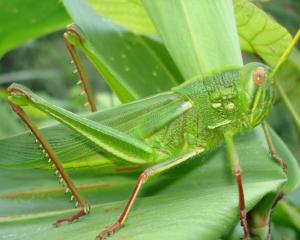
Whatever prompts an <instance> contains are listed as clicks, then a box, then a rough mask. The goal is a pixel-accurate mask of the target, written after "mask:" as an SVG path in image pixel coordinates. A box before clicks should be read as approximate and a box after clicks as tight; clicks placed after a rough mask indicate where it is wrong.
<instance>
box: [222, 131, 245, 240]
mask: <svg viewBox="0 0 300 240" xmlns="http://www.w3.org/2000/svg"><path fill="white" fill-rule="evenodd" d="M224 139H225V142H226V147H227V152H228V157H229V161H230V166H231V169H232V173H233V175H234V176H235V178H236V182H237V186H238V192H239V211H240V223H241V226H242V227H243V230H244V240H249V239H250V231H249V227H248V222H247V212H246V204H245V195H244V188H243V182H242V169H241V166H240V163H239V156H238V153H237V151H236V149H235V145H234V143H233V135H232V133H231V132H227V133H225V134H224Z"/></svg>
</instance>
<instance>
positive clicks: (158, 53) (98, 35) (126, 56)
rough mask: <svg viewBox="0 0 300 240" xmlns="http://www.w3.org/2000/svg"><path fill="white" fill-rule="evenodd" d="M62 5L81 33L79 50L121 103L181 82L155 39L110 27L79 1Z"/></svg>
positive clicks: (111, 24)
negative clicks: (80, 48)
mask: <svg viewBox="0 0 300 240" xmlns="http://www.w3.org/2000/svg"><path fill="white" fill-rule="evenodd" d="M64 5H65V7H66V8H67V10H68V12H69V14H70V16H71V17H72V19H73V21H74V22H75V23H76V24H77V25H78V26H79V27H80V29H81V31H82V32H83V38H84V42H83V45H82V50H83V51H84V52H85V54H86V55H87V56H88V57H89V59H90V60H91V62H93V63H94V65H95V66H96V68H97V69H98V70H99V71H100V72H101V74H102V76H103V77H104V79H105V80H106V81H107V82H108V84H109V85H110V86H111V88H112V89H113V91H114V92H115V93H116V94H117V96H118V97H119V98H120V99H121V101H122V102H128V101H131V100H133V99H137V98H141V97H145V96H149V95H151V94H154V93H158V92H162V91H165V90H169V89H170V88H171V87H173V86H176V85H178V84H179V83H180V82H182V77H181V76H180V74H179V72H178V70H177V69H176V66H175V65H174V63H173V61H172V60H171V58H170V57H169V55H168V53H167V51H166V50H165V48H164V46H163V45H161V43H160V42H157V40H156V39H154V38H149V37H143V36H139V35H135V34H133V33H132V32H129V31H128V30H126V29H124V28H123V27H120V26H117V25H114V24H113V23H111V22H109V21H107V20H105V19H103V18H102V17H101V16H99V15H97V14H96V13H95V12H94V11H92V9H90V8H89V6H88V5H87V4H85V2H84V1H83V0H76V1H74V0H66V1H64ZM145 86H147V87H145Z"/></svg>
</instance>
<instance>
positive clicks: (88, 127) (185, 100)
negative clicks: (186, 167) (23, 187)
mask: <svg viewBox="0 0 300 240" xmlns="http://www.w3.org/2000/svg"><path fill="white" fill-rule="evenodd" d="M70 34H71V35H70ZM299 37H300V31H298V33H297V35H296V37H295V38H294V40H293V42H292V43H291V45H290V47H289V48H288V49H287V50H286V52H285V53H284V54H283V56H282V58H281V59H280V60H279V62H278V64H277V65H276V67H275V68H274V70H273V71H272V70H271V69H270V68H269V67H268V66H266V65H264V64H262V63H249V64H246V65H245V66H243V67H242V68H233V67H232V68H228V69H224V70H222V71H218V72H211V73H207V74H204V75H201V76H197V77H195V78H193V79H190V80H189V81H186V82H185V83H183V84H181V85H179V86H177V87H174V88H172V89H170V91H168V92H164V93H160V94H157V95H154V96H151V97H148V98H144V99H141V100H137V101H134V102H131V103H128V104H124V105H121V106H119V107H115V108H113V109H111V110H108V111H105V112H103V118H102V119H103V120H102V121H99V122H94V121H92V120H89V119H86V118H84V117H81V116H78V115H75V114H73V113H71V112H69V111H67V110H64V109H62V108H59V107H57V106H55V105H52V104H51V103H49V102H47V101H45V100H44V99H42V98H41V97H39V96H37V95H36V94H34V93H33V92H31V91H30V90H29V89H27V88H25V87H23V86H21V85H18V84H12V85H11V86H10V87H9V88H8V91H9V95H10V96H9V102H10V104H11V106H12V109H13V111H15V112H16V114H17V115H18V116H19V117H20V118H21V120H22V121H23V122H24V123H25V124H26V125H27V127H28V128H29V129H30V130H31V132H32V133H33V134H34V136H35V137H36V140H37V142H38V143H39V144H40V146H41V148H42V150H43V152H44V154H45V155H46V156H47V157H48V159H49V162H50V163H52V164H53V165H54V167H55V169H56V174H57V175H58V176H59V178H60V181H63V182H65V184H66V186H67V188H66V191H69V192H71V194H72V198H75V199H76V204H77V205H79V206H80V207H81V210H80V211H79V212H78V213H76V214H75V215H73V216H70V217H68V218H61V219H58V220H57V221H56V222H55V225H59V224H60V223H62V222H73V221H74V220H76V219H78V218H80V217H82V216H84V215H86V214H88V213H89V211H90V206H89V204H88V203H87V201H86V200H85V199H84V198H83V197H82V196H81V195H80V193H79V192H78V190H77V189H76V187H75V185H74V184H73V183H72V180H71V179H70V177H69V176H68V174H67V173H66V171H65V170H64V169H63V167H62V165H61V164H60V162H59V159H58V158H57V157H56V154H55V152H54V151H53V150H52V149H51V147H50V145H49V144H48V143H47V141H46V140H44V138H43V137H42V135H41V133H40V131H39V130H38V128H37V127H35V125H34V124H33V123H32V122H31V121H30V120H29V119H28V117H27V116H26V114H25V112H24V111H23V110H22V107H23V106H27V105H31V106H33V107H35V108H37V109H39V110H41V111H43V112H45V113H46V114H48V115H50V116H51V117H53V118H55V119H56V120H57V121H59V122H61V123H62V124H64V125H66V126H67V127H69V128H71V129H72V130H74V131H76V132H77V133H79V134H81V135H82V136H84V137H85V138H87V139H88V140H89V141H91V142H93V143H94V144H96V145H97V146H99V152H101V153H102V154H108V155H110V156H114V157H115V158H118V159H120V160H124V161H128V162H132V163H136V164H148V165H152V166H151V167H150V168H147V169H146V170H144V171H143V172H142V173H141V175H140V177H139V178H138V180H137V182H136V185H135V187H134V190H133V192H132V194H131V196H130V198H129V200H128V202H127V204H126V206H125V208H124V210H123V212H122V214H121V216H120V217H119V219H118V220H117V221H116V223H114V224H112V225H110V226H108V227H107V228H105V229H104V230H102V231H101V232H100V233H99V235H98V236H97V239H104V238H105V237H106V236H110V235H112V234H114V233H115V232H116V231H118V230H119V229H120V228H121V227H122V226H123V225H124V222H125V220H126V219H127V217H128V214H129V212H130V209H131V208H132V206H133V203H134V201H135V199H136V197H137V194H138V192H139V190H140V188H141V187H142V185H143V184H144V183H145V182H146V181H147V179H149V178H150V177H152V176H154V175H156V174H158V173H161V172H164V171H166V170H168V169H170V168H172V167H174V166H176V165H178V164H180V163H182V162H184V161H186V160H189V159H192V158H193V157H195V156H198V155H200V154H203V153H204V152H207V151H210V150H211V149H213V148H214V147H215V146H216V145H217V144H219V143H220V142H221V141H222V140H225V143H226V146H227V150H228V157H229V160H230V165H231V169H232V172H233V174H234V176H235V178H236V182H237V186H238V193H239V216H240V223H241V225H242V227H243V230H244V239H250V229H249V227H248V223H247V214H246V206H245V196H244V190H243V184H242V170H241V167H240V165H239V158H238V154H237V152H236V150H235V145H234V142H233V137H234V135H235V134H236V133H238V132H242V131H245V130H247V129H252V128H254V127H255V126H257V125H259V124H261V123H262V124H263V128H264V132H265V136H266V140H267V144H268V146H269V149H270V153H271V155H272V157H273V159H274V160H275V161H276V162H277V163H278V164H279V165H280V166H281V167H282V168H283V170H284V171H287V167H286V165H285V163H284V161H283V160H282V159H281V158H280V157H279V156H278V155H277V154H276V151H275V149H274V147H273V144H272V141H271V139H270V137H269V134H268V130H267V127H266V123H265V122H264V118H265V117H266V116H267V115H268V113H269V112H270V110H271V107H272V104H273V101H274V99H275V76H274V75H275V73H276V71H277V69H278V68H279V66H280V65H281V63H282V62H283V61H284V60H285V58H286V57H287V56H288V54H289V53H290V51H291V49H292V48H293V46H294V45H295V44H296V42H297V41H298V40H299ZM70 38H72V41H71V42H69V40H70ZM65 40H66V42H67V46H68V49H69V50H70V52H71V56H72V59H73V61H74V63H75V65H76V67H77V71H78V72H79V75H80V77H81V81H83V83H84V89H85V93H86V94H87V95H88V99H89V100H88V102H89V105H91V109H92V111H95V110H96V109H95V104H94V103H93V100H92V97H91V90H90V88H89V87H88V84H87V80H86V79H85V76H84V74H83V69H82V66H81V65H80V63H79V60H78V57H77V55H76V52H75V51H74V46H73V44H74V42H76V41H78V42H79V43H80V41H81V36H80V33H79V32H78V31H76V30H75V29H74V28H71V30H70V29H69V32H68V33H67V34H66V35H65Z"/></svg>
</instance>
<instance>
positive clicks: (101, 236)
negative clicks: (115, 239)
mask: <svg viewBox="0 0 300 240" xmlns="http://www.w3.org/2000/svg"><path fill="white" fill-rule="evenodd" d="M120 228H121V224H120V223H118V222H117V223H115V224H112V225H110V226H108V227H106V228H105V229H104V230H102V231H101V232H100V233H99V235H98V236H97V237H96V240H104V239H105V238H106V237H107V236H112V235H113V234H115V232H117V231H118V230H119V229H120Z"/></svg>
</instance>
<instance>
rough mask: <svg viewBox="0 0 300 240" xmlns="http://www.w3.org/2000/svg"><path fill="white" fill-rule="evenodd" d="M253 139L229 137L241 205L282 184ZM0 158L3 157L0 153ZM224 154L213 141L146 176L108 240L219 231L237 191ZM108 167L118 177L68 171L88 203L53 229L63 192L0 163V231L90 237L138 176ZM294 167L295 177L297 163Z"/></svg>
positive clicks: (9, 235)
mask: <svg viewBox="0 0 300 240" xmlns="http://www.w3.org/2000/svg"><path fill="white" fill-rule="evenodd" d="M261 136H262V132H261V129H256V130H254V131H253V132H251V133H247V134H242V135H240V136H238V137H237V138H236V140H235V142H236V143H237V147H238V152H239V155H240V159H241V164H242V167H243V173H244V186H245V189H246V202H247V207H248V209H250V208H251V207H253V206H254V205H255V204H256V203H257V202H258V201H259V200H260V199H261V198H262V197H263V196H264V195H265V194H266V193H268V192H270V191H274V190H275V191H276V190H277V189H278V187H280V186H281V185H282V184H283V183H284V182H285V176H284V174H283V172H282V171H281V169H280V167H279V166H277V165H276V164H275V163H274V161H273V160H272V159H270V158H269V153H268V149H267V146H266V143H265V140H264V139H262V137H261ZM273 140H274V141H275V143H276V147H277V150H278V152H279V153H280V155H282V156H285V157H288V158H285V160H286V161H287V162H288V165H289V166H291V163H294V162H295V159H293V157H292V156H291V154H290V153H288V150H287V149H286V148H285V147H284V145H283V144H282V142H280V141H278V138H274V139H273ZM16 141H18V139H16ZM33 144H34V143H33ZM57 144H59V143H57ZM81 149H83V148H82V147H81ZM15 152H16V153H15V155H16V157H17V156H18V154H19V155H20V153H18V149H16V150H15ZM0 155H2V156H0V159H3V155H5V152H4V153H3V151H0ZM65 156H67V155H65ZM226 156H227V155H226V150H225V148H224V146H221V147H219V148H217V149H216V150H215V151H212V152H211V153H209V154H206V155H204V156H202V157H200V158H196V159H194V160H191V161H189V162H186V163H185V164H183V165H181V166H178V167H177V168H175V169H173V170H170V171H169V172H167V173H165V174H162V175H160V176H158V177H155V178H153V179H150V180H149V183H148V184H146V186H145V189H144V190H143V191H142V194H141V195H140V196H139V200H138V201H137V203H136V205H135V206H134V208H133V210H132V212H131V214H130V217H129V220H128V221H127V222H126V225H125V227H124V228H122V229H121V230H120V232H118V233H117V234H116V235H115V236H114V237H112V238H111V239H137V240H138V239H143V240H144V239H146V240H147V239H199V238H200V239H208V240H209V239H216V238H218V237H220V236H221V235H225V234H227V231H228V229H229V228H230V227H233V226H234V225H235V224H236V223H237V221H238V212H237V206H238V195H237V188H236V184H235V181H234V178H233V177H232V176H231V171H230V167H229V163H228V159H227V158H226ZM98 158H99V157H98ZM11 160H12V161H14V159H11ZM41 161H44V160H41ZM28 166H29V167H30V165H29V162H28ZM100 170H101V168H100ZM114 170H115V171H112V172H115V173H118V174H112V173H105V172H104V173H103V172H102V171H99V169H98V168H97V167H85V168H81V169H80V168H78V169H70V170H69V172H70V175H71V177H72V178H73V179H74V181H75V184H76V185H77V186H80V187H81V189H82V193H83V194H84V195H85V196H86V197H87V198H88V199H89V201H90V202H91V203H92V204H93V207H92V211H91V213H90V214H89V215H88V216H87V217H85V218H82V219H81V220H79V221H78V222H77V223H74V224H67V225H65V226H62V227H60V228H53V227H52V225H51V223H52V222H53V221H54V220H55V219H57V218H59V217H61V216H68V215H70V214H71V213H74V211H75V210H72V206H73V204H70V203H68V201H66V200H65V196H64V194H63V192H64V191H63V189H62V190H61V191H59V189H60V188H59V187H58V183H57V180H55V177H54V176H53V174H52V172H53V170H48V169H37V168H34V169H31V168H29V169H26V168H25V169H7V168H3V167H2V168H1V174H0V180H1V181H2V182H3V181H5V185H3V187H2V188H1V193H0V194H1V195H0V203H1V204H0V213H1V217H0V222H1V236H3V237H4V238H5V239H8V240H9V239H16V238H22V239H24V240H25V239H41V238H43V239H45V240H46V239H60V238H63V239H72V240H73V239H81V240H84V239H93V238H94V237H95V236H96V235H97V234H98V233H99V231H100V230H101V229H103V228H104V227H105V226H106V225H108V224H111V223H113V222H114V221H115V220H116V218H117V217H118V216H119V214H120V211H121V210H122V208H123V207H124V205H125V200H126V199H127V198H128V196H129V194H130V192H131V190H132V188H133V186H134V183H135V181H136V179H137V177H138V173H126V172H124V170H126V168H123V170H120V168H119V170H118V171H119V172H118V171H116V170H117V168H114ZM296 171H298V175H299V168H296ZM8 176H10V177H8ZM12 176H14V177H12ZM20 179H22V184H20ZM298 185H299V179H298ZM40 191H43V192H40Z"/></svg>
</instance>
